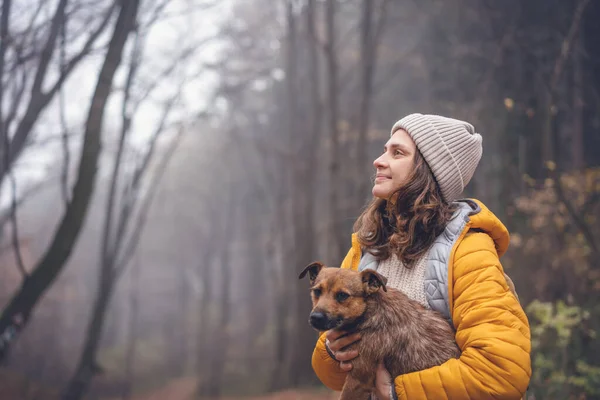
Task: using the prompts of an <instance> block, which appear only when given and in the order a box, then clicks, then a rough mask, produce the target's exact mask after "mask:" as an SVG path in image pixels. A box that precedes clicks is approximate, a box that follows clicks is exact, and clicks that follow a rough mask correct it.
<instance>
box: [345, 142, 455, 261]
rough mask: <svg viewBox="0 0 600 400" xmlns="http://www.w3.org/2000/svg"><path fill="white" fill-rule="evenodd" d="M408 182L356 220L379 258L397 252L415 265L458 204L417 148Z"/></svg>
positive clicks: (360, 238)
mask: <svg viewBox="0 0 600 400" xmlns="http://www.w3.org/2000/svg"><path fill="white" fill-rule="evenodd" d="M413 166H414V168H413V171H412V173H411V174H410V175H409V177H408V179H407V181H406V183H405V184H404V185H402V187H401V188H400V189H398V190H397V191H395V192H394V193H392V194H391V196H390V197H389V198H388V199H387V200H385V199H380V198H377V197H375V198H373V200H372V201H371V202H370V203H369V204H368V205H367V206H366V208H365V210H364V211H363V212H362V214H361V215H360V216H359V217H358V219H357V220H356V222H355V223H354V232H356V233H357V236H358V241H359V243H360V245H361V247H363V249H365V250H366V251H368V252H369V253H371V254H373V255H374V256H375V257H376V258H377V259H379V260H385V259H388V258H389V257H390V256H391V255H392V254H396V256H397V257H398V259H399V260H401V261H402V262H403V263H404V265H405V266H406V267H408V268H411V267H412V266H413V265H414V263H415V262H416V261H417V260H418V259H419V258H420V257H421V256H422V255H423V254H425V252H427V250H428V249H429V247H430V246H431V245H432V244H433V242H434V240H435V238H436V237H437V236H439V235H440V234H441V233H442V232H443V231H444V229H445V228H446V225H447V224H448V222H449V221H450V219H451V218H452V214H453V213H454V211H455V209H456V207H455V206H454V205H452V204H448V203H446V202H445V201H444V199H443V197H442V193H441V191H440V188H439V186H438V184H437V182H436V181H435V178H434V177H433V174H432V172H431V170H430V169H429V165H427V162H425V159H424V158H423V156H422V155H421V153H420V152H419V151H418V150H417V151H416V152H415V156H414V164H413Z"/></svg>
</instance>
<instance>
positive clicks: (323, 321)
mask: <svg viewBox="0 0 600 400" xmlns="http://www.w3.org/2000/svg"><path fill="white" fill-rule="evenodd" d="M309 322H310V325H311V326H312V327H313V328H315V329H317V330H319V331H328V330H330V329H333V328H336V327H337V326H338V325H339V324H340V322H341V321H340V320H339V319H338V318H329V317H328V316H327V314H325V313H322V312H320V311H313V312H311V313H310V317H309Z"/></svg>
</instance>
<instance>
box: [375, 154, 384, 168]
mask: <svg viewBox="0 0 600 400" xmlns="http://www.w3.org/2000/svg"><path fill="white" fill-rule="evenodd" d="M373 166H374V167H375V169H379V168H383V167H385V166H386V164H385V161H384V159H383V154H382V155H381V156H379V157H377V158H376V159H375V161H373Z"/></svg>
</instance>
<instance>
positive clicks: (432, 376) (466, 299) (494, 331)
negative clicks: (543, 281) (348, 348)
mask: <svg viewBox="0 0 600 400" xmlns="http://www.w3.org/2000/svg"><path fill="white" fill-rule="evenodd" d="M453 260H454V263H453V266H452V267H451V271H449V272H450V273H449V280H450V281H451V282H452V286H450V288H451V291H452V300H453V303H452V306H451V309H452V318H453V322H454V326H455V328H456V342H457V344H458V346H459V347H460V349H461V350H462V354H461V356H460V358H459V359H452V360H449V361H447V362H446V363H444V364H442V365H440V366H437V367H433V368H429V369H427V370H424V371H419V372H413V373H410V374H406V375H400V376H398V377H396V378H395V380H394V385H395V389H396V394H397V397H398V399H400V400H406V399H435V400H443V399H448V400H453V399H461V400H465V399H471V400H479V399H520V398H521V397H522V395H523V394H524V393H525V391H526V390H527V386H528V384H529V380H530V377H531V359H530V351H531V340H530V330H529V323H528V321H527V317H526V315H525V312H524V311H523V309H522V307H521V306H520V304H519V302H518V300H517V299H516V297H515V296H514V295H513V294H512V292H511V291H510V289H509V287H508V285H507V283H506V279H505V278H504V272H503V268H502V265H501V264H500V260H499V259H498V254H497V252H496V249H495V247H494V242H493V241H492V239H491V238H490V237H489V236H488V235H487V234H485V233H473V234H469V235H467V236H466V237H465V238H464V239H463V241H462V242H461V243H460V244H459V245H458V246H457V248H456V250H455V254H454V257H453Z"/></svg>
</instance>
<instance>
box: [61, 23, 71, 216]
mask: <svg viewBox="0 0 600 400" xmlns="http://www.w3.org/2000/svg"><path fill="white" fill-rule="evenodd" d="M63 21H64V22H63V24H62V27H61V30H60V55H59V58H60V73H61V75H63V74H64V73H65V62H66V61H65V57H66V56H65V47H66V37H67V21H68V19H67V17H66V15H65V16H63ZM58 108H59V110H58V113H59V118H60V125H61V127H62V135H61V136H62V150H63V172H62V175H61V188H62V196H63V201H64V203H65V206H67V205H68V204H69V201H70V195H69V165H70V159H69V158H70V152H69V130H68V129H67V118H66V116H65V93H64V90H63V87H62V86H61V89H60V93H59V98H58Z"/></svg>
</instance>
